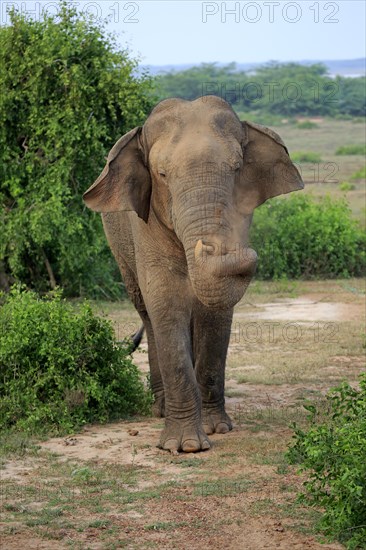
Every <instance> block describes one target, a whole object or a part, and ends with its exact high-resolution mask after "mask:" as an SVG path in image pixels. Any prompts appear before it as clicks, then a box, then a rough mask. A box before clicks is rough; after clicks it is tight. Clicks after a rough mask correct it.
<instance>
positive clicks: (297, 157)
mask: <svg viewBox="0 0 366 550" xmlns="http://www.w3.org/2000/svg"><path fill="white" fill-rule="evenodd" d="M291 160H292V161H293V162H310V163H317V162H322V158H321V156H320V154H319V153H314V152H312V151H295V152H294V153H291Z"/></svg>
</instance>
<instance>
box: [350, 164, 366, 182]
mask: <svg viewBox="0 0 366 550" xmlns="http://www.w3.org/2000/svg"><path fill="white" fill-rule="evenodd" d="M365 178H366V166H364V167H363V168H361V170H358V171H357V172H355V173H354V174H352V176H351V179H352V180H361V179H365Z"/></svg>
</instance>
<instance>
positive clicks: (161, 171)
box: [159, 168, 166, 178]
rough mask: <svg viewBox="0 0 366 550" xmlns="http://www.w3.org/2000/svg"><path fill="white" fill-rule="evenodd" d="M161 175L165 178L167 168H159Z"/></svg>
mask: <svg viewBox="0 0 366 550" xmlns="http://www.w3.org/2000/svg"><path fill="white" fill-rule="evenodd" d="M159 175H160V176H163V178H165V176H166V173H165V170H163V169H162V168H159Z"/></svg>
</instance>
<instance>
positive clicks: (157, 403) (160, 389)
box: [119, 258, 165, 417]
mask: <svg viewBox="0 0 366 550" xmlns="http://www.w3.org/2000/svg"><path fill="white" fill-rule="evenodd" d="M119 268H120V271H121V274H122V278H123V280H124V283H125V287H126V290H127V293H128V296H129V298H130V300H131V301H132V303H133V305H134V306H135V308H136V310H137V312H138V314H139V315H140V317H141V320H142V322H143V324H144V327H145V330H146V337H147V345H148V358H149V366H150V385H151V390H152V392H153V395H154V403H153V406H152V412H153V414H154V416H158V417H162V416H164V414H165V399H164V386H163V381H162V378H161V373H160V368H159V362H158V355H157V352H156V344H155V337H154V332H153V329H152V326H151V321H150V319H149V315H148V313H147V311H146V307H145V302H144V299H143V297H142V294H141V290H140V287H139V284H138V282H137V280H136V277H135V275H134V273H133V271H132V270H131V269H130V268H129V266H128V265H127V263H126V262H125V261H123V260H122V259H121V258H119Z"/></svg>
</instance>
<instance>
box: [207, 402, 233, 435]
mask: <svg viewBox="0 0 366 550" xmlns="http://www.w3.org/2000/svg"><path fill="white" fill-rule="evenodd" d="M202 419H203V420H202V422H203V429H204V430H205V432H206V434H207V435H211V434H213V433H217V434H226V433H227V432H229V431H230V430H232V429H233V424H232V422H231V420H230V417H229V415H228V414H226V412H225V409H224V408H222V409H221V408H220V409H215V408H212V407H209V406H208V407H205V405H203V410H202Z"/></svg>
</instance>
